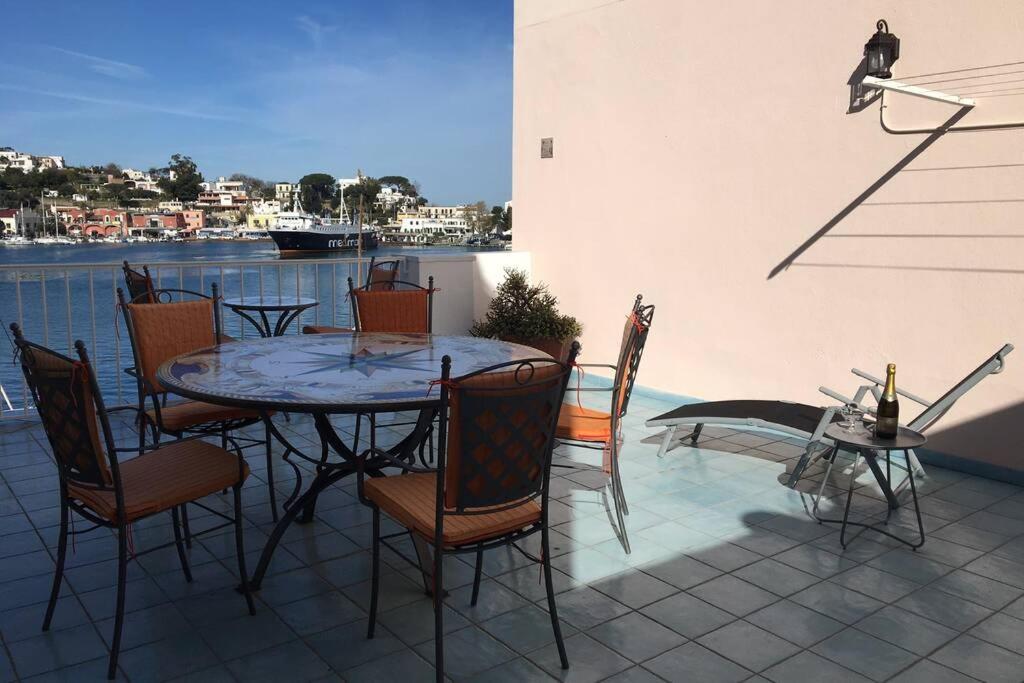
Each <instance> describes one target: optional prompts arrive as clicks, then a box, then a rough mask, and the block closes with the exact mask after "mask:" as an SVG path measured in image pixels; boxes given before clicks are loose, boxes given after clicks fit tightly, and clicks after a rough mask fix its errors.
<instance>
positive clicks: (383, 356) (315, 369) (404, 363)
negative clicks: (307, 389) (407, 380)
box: [296, 347, 437, 377]
mask: <svg viewBox="0 0 1024 683" xmlns="http://www.w3.org/2000/svg"><path fill="white" fill-rule="evenodd" d="M422 350H423V349H422V347H421V348H415V349H412V350H409V351H399V352H397V353H391V352H388V351H384V352H377V351H373V350H371V349H369V348H366V347H363V348H362V349H360V350H359V351H355V352H349V353H325V352H309V353H307V354H306V355H305V357H304V358H303V359H302V360H301V361H298V362H297V363H296V364H297V365H308V366H309V369H308V370H306V371H304V372H300V373H298V374H299V375H308V374H312V373H320V372H330V371H332V370H337V371H343V372H344V371H349V370H354V371H356V372H359V373H361V374H362V375H363V376H364V377H372V376H373V373H374V372H375V371H377V370H405V371H410V370H411V371H414V372H415V371H417V370H418V371H420V372H433V373H435V374H436V373H437V368H436V367H435V366H436V365H437V364H436V363H434V362H433V360H432V359H430V358H429V357H426V358H424V357H422V354H420V351H422ZM416 355H420V356H421V357H420V358H416V357H415V356H416Z"/></svg>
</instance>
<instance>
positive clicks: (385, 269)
mask: <svg viewBox="0 0 1024 683" xmlns="http://www.w3.org/2000/svg"><path fill="white" fill-rule="evenodd" d="M400 264H401V261H398V260H393V261H380V262H379V263H378V262H377V257H376V256H374V257H372V258H371V259H370V270H369V271H367V273H366V284H365V285H364V286H365V287H366V289H367V290H369V291H371V292H379V291H385V292H386V291H389V290H392V289H394V282H395V280H397V279H398V266H399V265H400Z"/></svg>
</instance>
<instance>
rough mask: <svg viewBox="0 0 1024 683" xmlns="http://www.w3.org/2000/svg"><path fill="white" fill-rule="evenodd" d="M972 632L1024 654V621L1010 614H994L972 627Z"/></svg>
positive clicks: (983, 638) (980, 637)
mask: <svg viewBox="0 0 1024 683" xmlns="http://www.w3.org/2000/svg"><path fill="white" fill-rule="evenodd" d="M970 634H971V635H972V636H975V637H976V638H979V639H981V640H985V641H988V642H990V643H992V644H993V645H998V646H999V647H1002V648H1005V649H1007V650H1010V651H1011V652H1016V653H1017V654H1019V655H1024V621H1022V620H1020V619H1017V618H1015V617H1011V616H1010V615H1008V614H1003V613H999V614H993V615H992V616H991V617H989V618H988V619H986V620H985V621H983V622H981V623H980V624H978V625H977V626H975V627H974V628H972V629H971V631H970Z"/></svg>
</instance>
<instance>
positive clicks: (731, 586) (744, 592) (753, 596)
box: [689, 575, 779, 617]
mask: <svg viewBox="0 0 1024 683" xmlns="http://www.w3.org/2000/svg"><path fill="white" fill-rule="evenodd" d="M689 593H690V594H691V595H693V596H695V597H698V598H700V599H701V600H704V601H705V602H709V603H711V604H712V605H715V606H716V607H720V608H721V609H724V610H725V611H727V612H730V613H732V614H735V615H736V616H738V617H742V616H744V615H746V614H750V613H751V612H753V611H755V610H758V609H761V608H762V607H765V606H767V605H770V604H771V603H773V602H775V601H777V600H778V599H779V598H778V596H777V595H775V594H773V593H769V592H768V591H766V590H764V589H761V588H758V587H757V586H755V585H753V584H750V583H747V582H746V581H743V580H742V579H738V578H736V577H735V576H731V575H726V576H720V577H718V578H717V579H712V580H711V581H708V582H707V583H704V584H701V585H700V586H697V587H696V588H691V589H690V590H689Z"/></svg>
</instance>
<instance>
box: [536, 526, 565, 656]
mask: <svg viewBox="0 0 1024 683" xmlns="http://www.w3.org/2000/svg"><path fill="white" fill-rule="evenodd" d="M540 538H541V541H540V542H541V550H540V553H541V555H540V559H541V564H542V565H543V567H544V589H545V591H546V592H547V594H548V614H550V615H551V630H552V631H554V632H555V644H556V645H557V646H558V658H559V659H560V660H561V661H562V668H563V669H568V668H569V658H568V657H567V656H566V654H565V643H563V642H562V627H561V625H560V624H559V623H558V608H557V607H555V584H554V582H553V581H552V579H551V552H550V548H549V547H548V527H547V524H545V525H544V527H543V528H542V529H541V532H540Z"/></svg>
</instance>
